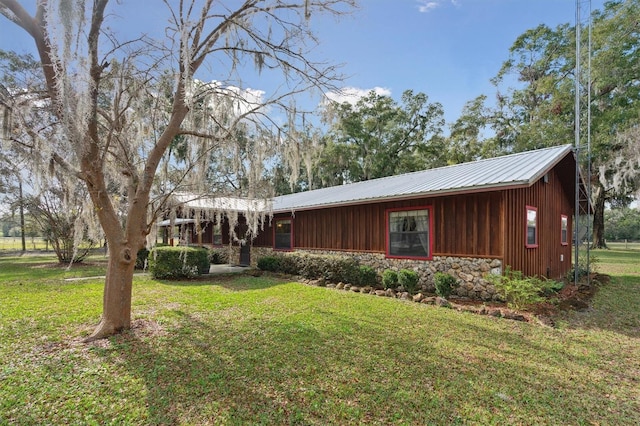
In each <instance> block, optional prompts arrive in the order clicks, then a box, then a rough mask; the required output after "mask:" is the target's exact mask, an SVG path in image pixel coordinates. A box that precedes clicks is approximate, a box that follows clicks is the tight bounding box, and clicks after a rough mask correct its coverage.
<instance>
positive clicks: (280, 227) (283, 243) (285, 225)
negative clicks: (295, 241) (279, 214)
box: [274, 219, 291, 249]
mask: <svg viewBox="0 0 640 426" xmlns="http://www.w3.org/2000/svg"><path fill="white" fill-rule="evenodd" d="M274 245H275V248H277V249H290V248H291V219H287V220H278V221H277V222H276V230H275V241H274Z"/></svg>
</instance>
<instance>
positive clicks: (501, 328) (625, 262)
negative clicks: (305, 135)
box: [0, 249, 640, 425]
mask: <svg viewBox="0 0 640 426" xmlns="http://www.w3.org/2000/svg"><path fill="white" fill-rule="evenodd" d="M593 254H594V256H596V258H597V259H598V262H597V266H598V267H599V270H600V272H603V273H612V274H614V277H613V279H612V280H611V282H610V283H609V284H607V285H603V286H602V287H601V288H600V289H599V292H598V294H597V296H596V298H595V299H594V301H593V307H592V308H591V309H589V310H588V311H586V312H567V313H564V314H562V315H561V316H560V317H558V318H557V323H558V327H556V328H550V327H544V326H541V325H536V324H531V323H524V322H515V321H510V320H504V319H499V318H493V317H487V316H479V315H474V314H470V313H461V312H457V311H453V310H449V309H445V308H438V307H433V306H425V305H420V304H414V303H407V302H401V301H397V300H392V299H388V298H380V297H373V296H369V295H362V294H356V293H351V292H342V291H337V290H329V289H325V288H319V287H310V286H306V285H301V284H298V283H295V282H287V281H283V280H282V279H277V278H270V277H251V276H235V277H215V278H211V279H210V280H209V281H191V282H170V281H153V280H150V279H148V278H145V277H137V278H136V281H135V283H134V295H133V298H134V306H133V312H134V313H133V315H134V328H133V329H132V330H131V331H130V332H127V333H125V334H123V335H120V336H116V337H113V338H111V339H108V340H104V341H99V342H95V343H93V344H89V345H85V344H82V343H80V338H81V337H82V336H86V335H87V334H89V333H90V332H91V330H92V327H93V326H94V325H95V324H96V323H97V321H98V319H99V315H100V309H101V306H100V303H101V295H102V283H101V282H100V281H99V280H95V279H88V280H81V281H65V278H70V277H82V276H84V277H87V276H92V275H95V274H97V273H101V271H103V270H104V269H103V268H104V265H103V263H104V258H101V257H96V258H91V259H89V262H88V263H89V265H86V266H76V267H74V268H72V269H71V270H69V271H67V270H65V269H64V268H60V267H58V266H56V265H54V264H53V262H54V258H52V257H43V256H24V257H20V258H18V257H6V256H5V257H0V424H2V425H4V424H11V425H14V424H18V425H21V424H101V425H102V424H134V425H138V424H139V425H147V424H167V425H169V424H238V425H240V424H278V425H280V424H299V425H303V424H318V425H326V424H340V425H344V424H363V423H366V424H385V425H386V424H407V425H413V424H416V425H418V424H419V425H423V424H447V425H448V424H482V425H485V424H523V425H529V424H535V425H544V424H549V425H558V424H563V425H564V424H570V425H573V424H575V425H579V424H580V425H582V424H585V425H586V424H594V425H595V424H600V425H610V424H616V425H637V424H640V266H639V265H638V264H639V262H638V260H640V251H639V250H638V249H627V250H622V249H616V250H612V251H597V252H594V253H593Z"/></svg>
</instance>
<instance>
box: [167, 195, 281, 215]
mask: <svg viewBox="0 0 640 426" xmlns="http://www.w3.org/2000/svg"><path fill="white" fill-rule="evenodd" d="M171 201H172V202H173V203H175V204H177V205H180V206H184V207H187V208H190V209H194V210H209V211H219V212H229V211H237V212H240V213H248V212H266V211H269V210H271V201H268V200H264V199H255V198H254V199H250V198H239V197H219V196H213V195H196V194H188V193H178V194H173V195H172V197H171Z"/></svg>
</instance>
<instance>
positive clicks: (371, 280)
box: [358, 265, 378, 287]
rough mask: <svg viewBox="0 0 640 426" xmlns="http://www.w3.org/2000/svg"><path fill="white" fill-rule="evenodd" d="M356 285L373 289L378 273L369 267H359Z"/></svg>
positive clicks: (376, 282)
mask: <svg viewBox="0 0 640 426" xmlns="http://www.w3.org/2000/svg"><path fill="white" fill-rule="evenodd" d="M358 281H359V282H358V284H360V285H365V286H372V287H375V286H376V285H377V284H378V273H377V272H376V270H375V269H373V268H372V267H371V266H369V265H360V277H359V280H358Z"/></svg>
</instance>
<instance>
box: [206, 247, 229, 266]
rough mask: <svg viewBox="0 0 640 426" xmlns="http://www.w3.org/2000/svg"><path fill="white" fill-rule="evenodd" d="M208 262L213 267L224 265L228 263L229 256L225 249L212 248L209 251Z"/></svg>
mask: <svg viewBox="0 0 640 426" xmlns="http://www.w3.org/2000/svg"><path fill="white" fill-rule="evenodd" d="M209 262H210V263H213V264H214V265H224V264H226V263H229V255H228V253H227V250H226V249H223V248H212V249H209Z"/></svg>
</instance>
